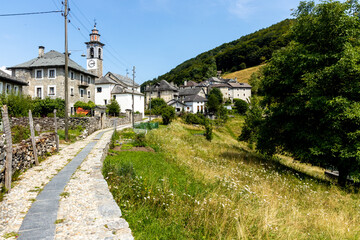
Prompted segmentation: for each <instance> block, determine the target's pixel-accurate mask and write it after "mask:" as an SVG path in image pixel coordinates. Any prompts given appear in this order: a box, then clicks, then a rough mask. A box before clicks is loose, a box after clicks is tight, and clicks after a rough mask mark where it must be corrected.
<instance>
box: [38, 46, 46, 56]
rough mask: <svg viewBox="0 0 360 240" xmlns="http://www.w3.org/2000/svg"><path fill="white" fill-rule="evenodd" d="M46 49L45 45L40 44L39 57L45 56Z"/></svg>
mask: <svg viewBox="0 0 360 240" xmlns="http://www.w3.org/2000/svg"><path fill="white" fill-rule="evenodd" d="M44 51H45V47H44V46H39V58H41V57H44Z"/></svg>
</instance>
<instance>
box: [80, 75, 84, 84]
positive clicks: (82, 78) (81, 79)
mask: <svg viewBox="0 0 360 240" xmlns="http://www.w3.org/2000/svg"><path fill="white" fill-rule="evenodd" d="M80 82H81V84H83V83H84V75H82V74H80Z"/></svg>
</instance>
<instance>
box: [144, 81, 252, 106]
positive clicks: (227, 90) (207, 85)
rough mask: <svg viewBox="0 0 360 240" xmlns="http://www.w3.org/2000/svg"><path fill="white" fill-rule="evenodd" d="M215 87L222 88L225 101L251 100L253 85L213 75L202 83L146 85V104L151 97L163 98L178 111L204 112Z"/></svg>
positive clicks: (162, 82) (161, 82) (164, 82)
mask: <svg viewBox="0 0 360 240" xmlns="http://www.w3.org/2000/svg"><path fill="white" fill-rule="evenodd" d="M213 88H218V89H219V90H220V92H221V93H222V95H223V98H224V101H229V100H230V101H231V102H233V101H234V99H241V100H244V101H249V100H250V97H251V86H250V85H249V84H247V83H239V82H237V80H236V79H223V78H220V77H212V78H209V79H207V80H205V81H203V82H200V83H196V82H194V81H189V82H187V81H185V82H184V85H182V86H180V87H177V86H176V85H174V84H173V83H168V82H167V81H166V80H161V81H160V82H158V83H156V84H155V85H153V86H150V85H147V86H146V89H145V93H146V104H147V105H148V104H149V102H150V101H151V99H154V98H162V99H164V100H165V102H166V103H167V104H168V105H169V106H172V107H174V108H175V111H176V112H181V111H185V112H190V113H204V112H205V111H206V102H207V96H208V94H209V93H210V91H211V89H213Z"/></svg>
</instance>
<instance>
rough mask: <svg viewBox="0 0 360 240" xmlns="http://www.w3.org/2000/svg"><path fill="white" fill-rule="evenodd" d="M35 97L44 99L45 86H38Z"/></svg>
mask: <svg viewBox="0 0 360 240" xmlns="http://www.w3.org/2000/svg"><path fill="white" fill-rule="evenodd" d="M35 96H36V97H37V98H40V99H42V98H43V86H36V87H35Z"/></svg>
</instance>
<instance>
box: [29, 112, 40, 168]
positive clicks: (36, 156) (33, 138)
mask: <svg viewBox="0 0 360 240" xmlns="http://www.w3.org/2000/svg"><path fill="white" fill-rule="evenodd" d="M29 124H30V133H31V144H32V147H33V154H34V160H35V165H36V166H38V165H39V159H38V155H37V148H36V142H35V131H34V121H33V117H32V113H31V110H29Z"/></svg>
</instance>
